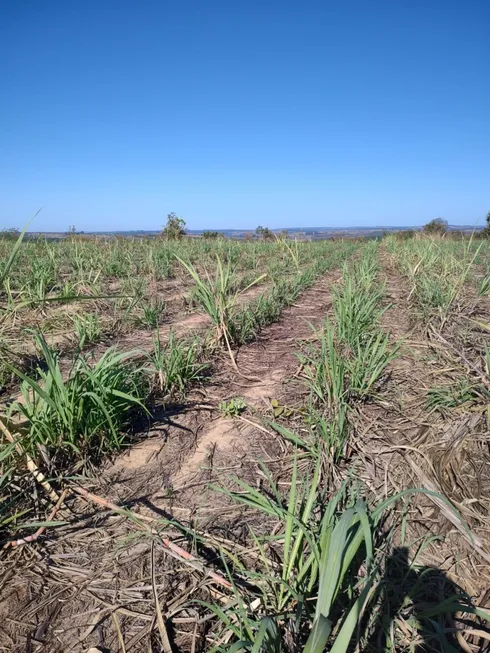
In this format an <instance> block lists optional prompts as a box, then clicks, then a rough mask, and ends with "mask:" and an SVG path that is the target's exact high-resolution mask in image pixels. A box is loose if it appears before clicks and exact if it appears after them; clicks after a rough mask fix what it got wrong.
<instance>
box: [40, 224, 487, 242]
mask: <svg viewBox="0 0 490 653" xmlns="http://www.w3.org/2000/svg"><path fill="white" fill-rule="evenodd" d="M481 228H482V227H471V226H468V225H449V230H450V231H455V230H458V231H463V232H465V233H471V232H472V231H480V229H481ZM409 229H414V230H420V229H422V227H408V226H407V227H382V226H372V227H289V228H284V229H271V231H272V232H273V233H275V234H280V233H281V232H287V233H288V234H289V235H295V236H297V237H301V238H304V239H305V240H323V239H326V238H333V237H336V238H358V237H360V236H364V237H371V238H375V237H377V236H381V235H383V234H384V233H387V232H389V233H391V232H396V231H407V230H409ZM208 230H209V229H208ZM208 230H206V229H188V230H187V233H188V234H189V236H200V235H202V234H203V233H204V232H205V231H208ZM213 231H217V232H218V233H219V234H223V236H226V237H228V238H245V237H246V236H250V235H252V234H254V233H255V230H254V229H213ZM79 233H80V234H86V235H88V236H100V237H104V236H105V237H108V236H109V237H110V236H120V237H127V238H131V237H132V238H135V237H136V238H154V237H156V236H158V234H160V233H161V231H160V230H158V231H149V230H145V229H128V230H118V231H81V232H79ZM29 235H30V236H44V237H46V238H53V239H57V238H64V237H65V235H66V234H65V233H62V232H43V231H37V232H32V231H31V232H29Z"/></svg>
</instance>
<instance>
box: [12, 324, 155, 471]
mask: <svg viewBox="0 0 490 653" xmlns="http://www.w3.org/2000/svg"><path fill="white" fill-rule="evenodd" d="M35 339H36V344H37V346H38V348H39V350H40V352H41V360H42V363H43V367H41V366H39V367H38V368H37V370H36V373H37V376H38V378H37V379H36V378H34V377H32V376H28V375H27V374H25V373H24V372H21V371H20V370H18V369H15V370H13V371H14V373H15V374H16V376H17V377H19V379H20V380H21V381H22V383H21V394H22V399H20V400H18V401H15V402H14V403H13V404H12V405H11V406H10V409H9V417H10V419H12V420H13V423H14V424H15V423H16V421H18V422H20V423H21V424H22V422H24V423H25V424H26V426H25V427H24V426H23V429H24V428H25V434H24V435H23V436H22V447H23V448H24V449H25V450H26V451H27V452H28V453H29V454H30V455H31V456H32V457H33V458H38V455H39V446H41V447H42V448H43V450H44V451H46V452H47V453H48V456H49V458H50V459H51V460H52V458H53V457H59V456H63V455H67V456H68V457H70V456H72V455H75V456H76V457H85V456H89V455H90V457H94V454H95V456H97V455H100V454H102V453H104V452H109V451H112V450H114V449H120V448H121V447H122V445H123V442H124V439H125V432H124V428H125V427H126V426H127V425H128V423H129V419H130V416H131V415H132V414H133V413H134V411H135V409H136V410H143V411H144V410H145V407H144V402H145V399H146V396H147V392H148V387H147V380H146V377H145V374H144V372H143V370H142V369H141V368H138V367H136V366H135V365H134V362H133V354H132V353H117V352H116V351H114V350H113V349H108V350H107V351H106V352H105V353H104V354H103V355H102V357H101V358H100V359H99V360H98V361H97V362H96V363H95V364H93V365H90V364H89V362H88V361H87V359H86V358H85V357H83V356H82V355H81V354H80V353H78V354H76V355H75V359H74V362H73V364H72V367H71V369H70V370H69V372H68V375H67V376H66V378H65V377H64V375H63V372H62V369H61V367H60V362H59V357H58V355H57V353H56V352H55V351H53V350H52V349H51V348H50V347H49V346H48V345H47V343H46V341H45V340H44V338H43V337H42V336H41V335H36V337H35Z"/></svg>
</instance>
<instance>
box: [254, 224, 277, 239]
mask: <svg viewBox="0 0 490 653" xmlns="http://www.w3.org/2000/svg"><path fill="white" fill-rule="evenodd" d="M255 235H256V236H257V238H262V239H263V240H272V239H273V238H274V234H273V233H272V231H271V230H270V229H269V227H260V226H259V227H257V229H256V230H255Z"/></svg>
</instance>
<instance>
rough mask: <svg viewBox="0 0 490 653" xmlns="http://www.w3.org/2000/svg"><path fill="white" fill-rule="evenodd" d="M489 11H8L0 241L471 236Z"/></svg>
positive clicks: (483, 138)
mask: <svg viewBox="0 0 490 653" xmlns="http://www.w3.org/2000/svg"><path fill="white" fill-rule="evenodd" d="M489 29H490V0H470V1H468V0H458V1H456V0H319V1H312V0H306V1H305V2H299V1H298V0H295V1H294V2H293V1H288V0H260V1H259V0H248V1H245V0H226V1H224V0H223V1H221V0H219V1H218V0H213V1H207V0H194V1H190V0H174V1H173V2H170V1H169V0H139V1H137V0H97V2H95V1H94V0H85V1H75V0H42V1H40V0H13V1H11V2H9V1H8V0H3V2H0V60H1V62H2V63H1V68H0V84H1V86H0V87H1V90H2V102H1V104H0V135H1V141H0V227H1V228H5V227H11V226H17V227H20V226H22V225H23V223H24V221H26V220H27V219H28V218H29V217H31V216H32V215H33V214H34V213H35V211H36V210H37V209H38V208H39V207H40V206H43V207H44V208H43V211H42V212H41V213H40V214H39V216H38V217H37V218H36V220H35V221H34V222H33V224H32V227H31V229H32V230H65V229H66V228H67V227H68V225H70V224H74V225H75V226H76V227H77V228H78V229H79V230H82V229H83V230H104V229H139V228H141V229H158V228H159V227H160V226H161V225H162V223H163V222H164V220H165V216H166V214H167V213H168V212H170V211H175V212H176V213H178V214H179V215H182V216H183V217H184V218H185V219H186V221H187V225H188V227H189V228H191V229H192V228H194V229H199V228H213V227H214V228H232V227H236V228H247V227H249V228H255V227H256V226H257V224H263V225H268V226H269V227H273V228H275V227H288V226H344V225H371V224H383V225H411V224H423V223H424V222H426V221H427V220H429V219H431V218H433V217H437V216H442V217H445V218H446V219H448V220H449V222H450V223H453V224H456V223H457V224H463V223H466V224H470V223H475V222H476V221H478V220H480V223H482V222H483V220H484V216H485V214H486V212H487V211H488V210H490V38H489Z"/></svg>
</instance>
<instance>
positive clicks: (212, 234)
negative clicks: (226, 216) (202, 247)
mask: <svg viewBox="0 0 490 653" xmlns="http://www.w3.org/2000/svg"><path fill="white" fill-rule="evenodd" d="M202 237H203V238H204V240H216V239H217V238H218V237H219V233H218V232H217V231H205V232H203V235H202Z"/></svg>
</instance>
